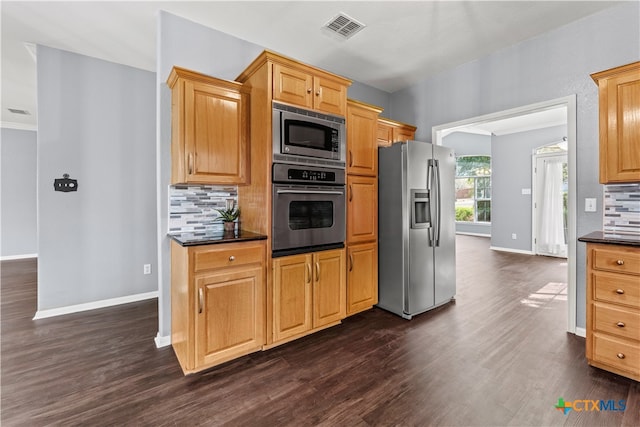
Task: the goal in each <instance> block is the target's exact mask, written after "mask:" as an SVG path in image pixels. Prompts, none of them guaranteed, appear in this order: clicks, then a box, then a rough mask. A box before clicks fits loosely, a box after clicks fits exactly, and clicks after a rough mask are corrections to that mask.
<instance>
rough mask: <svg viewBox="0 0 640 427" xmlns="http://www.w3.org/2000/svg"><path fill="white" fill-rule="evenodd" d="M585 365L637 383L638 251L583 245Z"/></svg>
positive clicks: (639, 365)
mask: <svg viewBox="0 0 640 427" xmlns="http://www.w3.org/2000/svg"><path fill="white" fill-rule="evenodd" d="M585 353H586V356H587V360H588V361H589V364H591V365H593V366H596V367H598V368H601V369H605V370H607V371H611V372H615V373H617V374H620V375H624V376H625V377H629V378H633V379H635V380H636V381H640V248H637V247H635V248H634V247H630V246H622V245H611V244H595V243H589V244H587V339H586V351H585Z"/></svg>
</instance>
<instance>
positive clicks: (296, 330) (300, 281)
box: [273, 254, 313, 341]
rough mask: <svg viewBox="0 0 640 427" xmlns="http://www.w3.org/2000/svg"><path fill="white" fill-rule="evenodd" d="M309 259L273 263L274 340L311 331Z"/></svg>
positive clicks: (283, 259) (292, 258) (308, 255)
mask: <svg viewBox="0 0 640 427" xmlns="http://www.w3.org/2000/svg"><path fill="white" fill-rule="evenodd" d="M311 263H312V257H311V255H310V254H304V255H293V256H287V257H282V258H274V259H273V274H274V277H273V340H274V341H279V340H282V339H285V338H288V337H291V336H294V335H298V334H300V333H303V332H305V331H308V330H310V329H311V328H312V322H311V298H312V292H311V287H312V280H313V277H312V274H313V273H312V268H311Z"/></svg>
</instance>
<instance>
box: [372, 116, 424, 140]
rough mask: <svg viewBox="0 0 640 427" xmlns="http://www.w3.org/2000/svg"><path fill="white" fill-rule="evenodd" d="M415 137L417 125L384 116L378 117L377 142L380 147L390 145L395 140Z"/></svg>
mask: <svg viewBox="0 0 640 427" xmlns="http://www.w3.org/2000/svg"><path fill="white" fill-rule="evenodd" d="M415 137H416V127H415V126H412V125H409V124H406V123H402V122H398V121H395V120H391V119H387V118H384V117H379V118H378V132H377V142H378V146H379V147H388V146H390V145H391V144H393V143H394V142H401V141H407V140H414V139H415Z"/></svg>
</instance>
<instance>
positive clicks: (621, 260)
mask: <svg viewBox="0 0 640 427" xmlns="http://www.w3.org/2000/svg"><path fill="white" fill-rule="evenodd" d="M616 264H618V265H624V260H623V259H619V260H618V261H616Z"/></svg>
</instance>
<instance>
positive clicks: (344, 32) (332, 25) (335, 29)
mask: <svg viewBox="0 0 640 427" xmlns="http://www.w3.org/2000/svg"><path fill="white" fill-rule="evenodd" d="M364 27H366V25H364V24H363V23H362V22H358V21H356V20H355V19H353V18H352V17H350V16H348V15H347V14H345V13H342V12H340V14H338V15H337V16H336V17H335V18H333V19H331V20H330V21H329V22H327V23H326V24H325V25H324V27H322V28H323V29H324V30H325V31H328V32H330V33H333V34H336V35H337V36H339V38H340V39H343V40H346V39H348V38H350V37H352V36H353V35H354V34H355V33H357V32H358V31H360V30H362V29H363V28H364Z"/></svg>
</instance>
